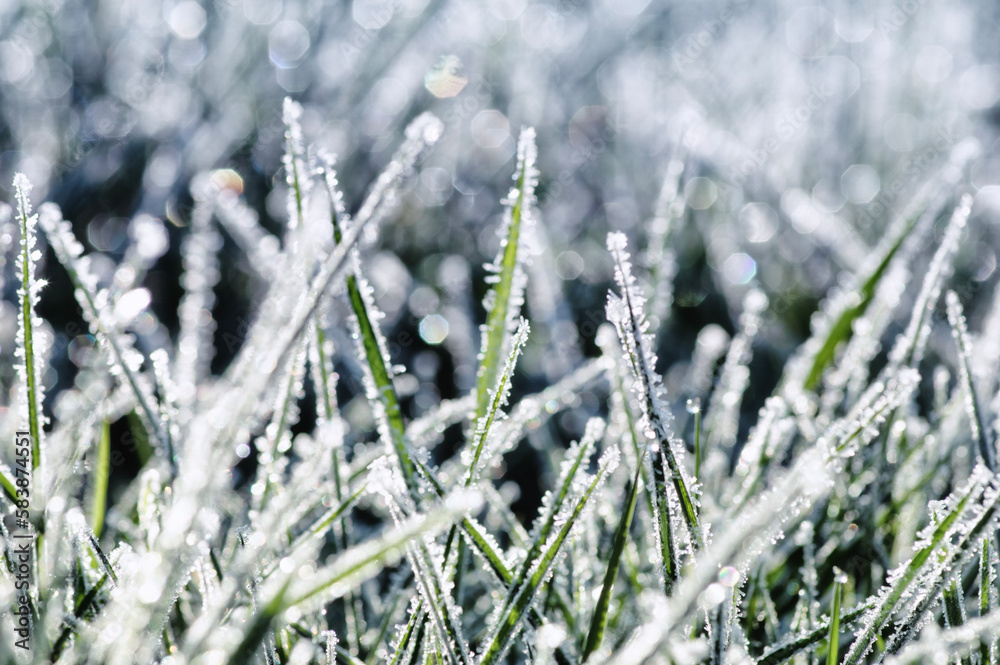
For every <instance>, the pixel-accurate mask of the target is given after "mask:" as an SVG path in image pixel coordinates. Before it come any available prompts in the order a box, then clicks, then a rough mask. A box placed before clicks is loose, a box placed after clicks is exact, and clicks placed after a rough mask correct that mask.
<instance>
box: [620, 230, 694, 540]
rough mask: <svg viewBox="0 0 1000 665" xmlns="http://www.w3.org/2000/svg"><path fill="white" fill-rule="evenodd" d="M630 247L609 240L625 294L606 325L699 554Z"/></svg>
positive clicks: (661, 497) (655, 458)
mask: <svg viewBox="0 0 1000 665" xmlns="http://www.w3.org/2000/svg"><path fill="white" fill-rule="evenodd" d="M627 244H628V243H627V241H626V239H625V236H624V234H621V233H609V234H608V251H609V252H610V253H611V256H612V258H613V260H614V262H615V281H616V282H617V283H618V287H619V289H620V290H621V295H620V296H616V295H615V294H614V293H609V294H608V308H607V309H608V319H609V320H610V321H611V322H612V323H614V324H615V328H616V330H617V331H618V337H619V339H620V340H621V343H622V349H623V351H624V353H625V359H626V361H627V363H628V365H629V366H630V367H631V369H632V377H633V379H635V381H634V383H633V385H632V390H633V392H634V393H635V395H636V397H637V398H638V399H639V403H640V405H641V407H642V416H643V422H644V426H643V427H642V428H641V429H642V431H644V432H645V433H646V435H647V437H648V438H650V439H652V443H653V455H652V464H653V472H654V474H656V473H657V469H660V470H661V472H662V473H664V475H665V473H666V472H665V471H663V469H664V468H666V469H667V470H668V471H669V474H670V480H671V482H672V484H673V490H674V492H675V493H676V495H677V500H678V501H679V503H680V509H681V513H682V515H683V517H684V522H685V524H686V525H687V528H688V534H689V536H690V539H691V544H692V546H693V547H694V549H695V550H699V549H701V548H702V547H703V546H704V537H703V535H702V528H701V524H700V522H699V520H698V512H697V507H696V504H695V499H694V497H693V494H692V491H691V489H690V486H691V482H690V481H689V480H688V479H687V474H686V472H685V470H684V468H683V466H682V465H681V461H682V459H681V449H682V446H679V445H678V444H677V442H676V440H675V437H674V435H673V431H672V430H671V427H670V421H671V420H672V415H671V414H670V412H669V410H668V408H667V405H666V396H665V392H666V391H665V389H664V388H663V382H662V380H661V379H660V377H659V375H658V374H657V373H656V355H655V353H653V349H654V348H655V341H654V339H653V336H652V335H651V334H649V333H647V332H646V330H647V327H648V322H647V321H646V320H645V316H644V314H643V311H642V306H643V304H644V302H645V298H644V297H643V295H642V292H641V290H640V289H639V287H638V286H637V285H636V284H635V278H634V277H633V276H632V268H631V263H630V262H629V255H628V252H627ZM664 480H665V478H664ZM668 501H669V498H668V497H667V496H666V495H665V492H659V491H658V496H657V502H658V503H659V504H661V505H664V506H665V505H666V504H667V502H668ZM660 519H661V520H662V519H663V518H662V517H661V518H660Z"/></svg>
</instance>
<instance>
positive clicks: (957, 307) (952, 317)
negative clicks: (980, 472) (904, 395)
mask: <svg viewBox="0 0 1000 665" xmlns="http://www.w3.org/2000/svg"><path fill="white" fill-rule="evenodd" d="M945 301H946V303H947V307H948V323H949V325H951V334H952V337H953V338H954V339H955V346H956V347H957V348H958V368H959V377H960V381H961V388H960V389H961V390H962V392H963V393H965V399H964V400H963V402H964V403H965V408H966V411H968V413H969V424H970V425H971V426H972V438H973V439H975V441H976V443H977V444H978V445H979V455H980V457H982V459H983V463H984V464H986V468H988V469H989V470H990V471H992V472H993V473H996V471H997V451H996V444H995V443H994V442H993V441H991V440H990V439H989V432H990V428H989V426H988V425H987V424H986V419H985V418H983V407H982V404H981V402H980V400H979V394H978V393H977V391H976V388H975V386H974V385H973V381H972V362H971V360H972V345H971V344H969V332H968V329H967V328H966V324H965V315H964V314H963V313H962V303H961V302H960V301H959V299H958V294H956V293H955V292H954V291H948V293H947V294H946V296H945Z"/></svg>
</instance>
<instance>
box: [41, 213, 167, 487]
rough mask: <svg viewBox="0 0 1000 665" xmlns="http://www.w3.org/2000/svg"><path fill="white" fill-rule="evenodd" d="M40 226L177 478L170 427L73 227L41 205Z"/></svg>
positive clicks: (139, 356) (139, 358) (140, 359)
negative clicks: (84, 259)
mask: <svg viewBox="0 0 1000 665" xmlns="http://www.w3.org/2000/svg"><path fill="white" fill-rule="evenodd" d="M39 223H40V224H41V226H42V228H43V229H44V230H45V234H46V236H48V239H49V243H50V244H51V245H52V248H53V250H55V253H56V257H57V258H58V259H59V262H60V263H61V264H62V265H63V267H64V268H65V269H66V272H67V273H69V276H70V280H71V281H72V282H73V287H74V289H75V295H76V298H77V302H78V303H79V304H80V307H81V309H82V310H83V315H84V318H85V319H86V320H87V323H88V324H89V326H90V329H91V332H92V333H93V334H94V335H95V336H96V337H98V338H99V339H101V340H102V341H104V342H106V343H107V345H108V348H109V349H110V352H111V354H110V355H111V360H112V366H113V368H114V370H115V371H117V372H118V373H120V375H121V379H122V382H123V383H125V384H126V385H127V386H128V387H129V389H130V390H131V391H132V393H133V394H134V395H135V398H136V402H137V404H138V406H139V408H138V411H139V414H140V416H141V418H142V420H143V421H144V422H143V424H144V425H145V426H146V428H147V431H149V432H150V433H151V434H152V435H153V436H154V437H155V439H156V441H157V443H158V444H159V447H160V450H161V452H162V454H163V455H164V456H165V458H166V461H167V463H168V464H169V465H170V468H171V470H172V473H174V474H175V475H176V470H177V466H176V465H177V460H176V457H175V450H174V442H173V438H172V435H171V426H170V423H169V422H165V421H164V419H163V416H164V410H163V409H162V408H161V407H160V405H159V403H158V401H157V400H156V398H155V397H154V395H153V390H152V387H151V386H150V385H149V382H148V377H146V376H145V375H142V374H140V372H139V366H140V365H141V363H142V356H141V354H140V353H139V352H138V351H136V350H135V348H134V346H133V344H132V341H131V339H130V338H129V337H128V336H127V335H126V334H125V333H123V332H122V331H121V330H120V329H119V326H118V320H117V318H116V317H115V314H114V312H113V311H112V310H111V308H110V306H109V305H108V303H107V302H106V292H105V291H98V289H97V281H96V279H95V278H94V276H93V275H92V274H90V272H89V270H87V266H86V264H85V263H84V262H83V257H82V255H83V246H82V245H81V244H80V243H79V241H78V240H77V239H76V237H75V236H74V235H73V230H72V227H71V226H70V224H69V222H67V221H66V220H64V219H63V217H62V212H61V211H60V210H59V208H58V207H57V206H55V205H53V204H50V203H47V204H45V205H43V206H42V207H41V208H40V209H39Z"/></svg>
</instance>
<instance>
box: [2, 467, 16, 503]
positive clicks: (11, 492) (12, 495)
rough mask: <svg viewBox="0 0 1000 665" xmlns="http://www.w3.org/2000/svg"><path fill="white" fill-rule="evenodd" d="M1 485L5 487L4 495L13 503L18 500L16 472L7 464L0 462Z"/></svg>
mask: <svg viewBox="0 0 1000 665" xmlns="http://www.w3.org/2000/svg"><path fill="white" fill-rule="evenodd" d="M0 487H2V488H3V493H4V496H6V497H7V499H9V500H10V502H11V503H12V504H13V503H14V502H16V501H17V485H16V484H15V482H14V474H13V473H11V470H10V469H9V468H8V467H7V465H6V464H3V463H0Z"/></svg>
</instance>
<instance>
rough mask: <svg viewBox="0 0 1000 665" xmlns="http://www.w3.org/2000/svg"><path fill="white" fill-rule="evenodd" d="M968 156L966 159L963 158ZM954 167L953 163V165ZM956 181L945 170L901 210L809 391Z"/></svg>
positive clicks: (813, 371) (826, 346) (824, 349)
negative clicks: (894, 261) (879, 287)
mask: <svg viewBox="0 0 1000 665" xmlns="http://www.w3.org/2000/svg"><path fill="white" fill-rule="evenodd" d="M960 159H965V158H960ZM949 166H950V165H949ZM950 170H951V171H952V172H954V173H956V174H957V173H960V172H961V170H960V169H953V168H952V169H950ZM954 184H955V177H954V176H942V174H941V173H939V174H936V175H935V177H932V178H930V179H929V180H928V181H927V184H925V185H924V186H923V187H922V188H921V189H920V191H919V192H917V194H916V196H914V198H913V199H912V200H911V201H910V202H909V204H908V205H907V206H906V208H905V209H904V210H903V211H902V212H901V213H900V215H899V217H898V218H897V220H896V222H895V223H894V224H893V226H892V228H891V230H890V233H889V236H888V238H887V240H886V241H885V242H884V243H883V246H882V247H881V248H880V249H877V250H876V252H879V254H880V258H879V259H878V260H877V262H876V263H875V264H874V265H873V266H872V268H871V269H870V270H869V271H868V272H867V274H866V275H865V276H864V277H863V278H862V280H861V284H860V286H859V287H858V289H857V291H856V296H855V298H854V300H853V303H851V304H849V305H848V306H846V307H845V308H844V309H843V311H841V312H840V314H839V315H837V318H836V320H835V321H834V322H833V323H832V324H831V325H830V327H829V330H828V331H827V333H826V337H825V338H824V339H823V342H822V343H821V344H820V345H819V348H818V349H817V351H816V353H815V355H814V356H813V360H812V363H811V365H810V366H809V371H808V373H807V374H806V377H805V380H804V381H803V387H804V388H805V389H806V390H815V388H816V386H817V385H819V381H820V379H821V378H822V376H823V372H824V370H826V368H827V367H829V365H830V363H832V362H833V359H834V357H835V354H836V351H837V347H838V346H839V345H840V343H841V342H844V341H847V340H849V339H850V338H851V336H852V335H853V333H854V322H855V321H856V320H857V319H858V318H860V317H861V316H863V315H864V314H865V312H866V311H867V309H868V306H869V305H870V304H871V302H872V300H873V299H874V297H875V292H876V289H877V288H878V286H879V284H880V282H881V281H882V278H883V277H884V276H885V274H886V272H887V271H888V269H889V266H890V265H891V264H892V262H893V259H895V258H896V256H897V255H898V254H899V252H900V250H901V249H902V248H903V246H904V244H905V241H906V240H907V239H908V238H910V237H911V236H913V235H914V232H915V230H916V231H919V232H918V233H917V235H918V236H920V237H922V236H923V235H924V228H925V227H926V228H929V226H930V225H929V224H923V223H922V222H924V221H927V222H932V221H933V217H934V216H936V215H937V211H938V209H939V208H940V206H941V205H942V204H943V200H941V195H940V192H942V191H947V189H949V188H950V187H951V186H953V185H954Z"/></svg>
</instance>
